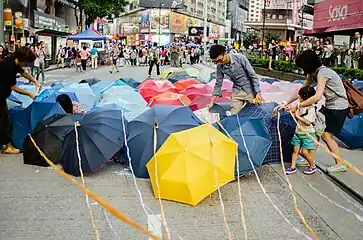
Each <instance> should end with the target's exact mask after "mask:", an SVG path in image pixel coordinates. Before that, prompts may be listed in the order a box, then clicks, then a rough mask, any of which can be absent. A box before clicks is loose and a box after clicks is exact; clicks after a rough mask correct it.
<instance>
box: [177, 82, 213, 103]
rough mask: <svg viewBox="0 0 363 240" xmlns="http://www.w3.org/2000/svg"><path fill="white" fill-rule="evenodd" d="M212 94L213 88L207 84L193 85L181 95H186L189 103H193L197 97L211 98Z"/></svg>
mask: <svg viewBox="0 0 363 240" xmlns="http://www.w3.org/2000/svg"><path fill="white" fill-rule="evenodd" d="M212 92H213V88H212V87H210V86H209V85H207V84H194V85H191V86H189V87H187V88H186V89H184V90H183V91H182V92H181V93H182V94H184V95H186V96H187V97H188V98H189V99H190V100H191V101H193V100H194V98H195V97H196V96H199V95H209V96H212Z"/></svg>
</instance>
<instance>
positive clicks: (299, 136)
mask: <svg viewBox="0 0 363 240" xmlns="http://www.w3.org/2000/svg"><path fill="white" fill-rule="evenodd" d="M314 95H315V89H314V88H313V87H310V86H305V87H302V88H301V89H300V91H299V98H300V102H302V101H305V100H307V99H308V98H310V97H312V96H314ZM295 117H296V119H297V121H298V122H299V125H300V127H297V128H296V131H295V134H294V137H293V138H292V141H291V144H292V145H294V152H293V154H292V161H291V166H290V167H289V168H287V169H286V174H293V173H295V172H296V161H297V158H298V156H299V153H300V149H302V155H303V156H304V157H305V158H306V160H307V161H308V162H309V167H307V168H305V169H304V173H305V174H313V173H315V172H316V170H317V169H316V166H315V162H314V152H315V142H314V141H313V140H312V139H311V138H310V137H309V136H307V135H306V134H305V132H308V133H309V134H310V135H311V136H312V137H313V138H316V136H315V127H314V122H315V119H316V109H315V106H310V107H305V108H300V109H298V110H297V111H296V113H295Z"/></svg>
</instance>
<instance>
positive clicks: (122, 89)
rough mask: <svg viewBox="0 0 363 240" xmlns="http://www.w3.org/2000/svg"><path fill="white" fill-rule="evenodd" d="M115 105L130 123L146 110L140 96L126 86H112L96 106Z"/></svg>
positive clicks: (145, 104)
mask: <svg viewBox="0 0 363 240" xmlns="http://www.w3.org/2000/svg"><path fill="white" fill-rule="evenodd" d="M108 104H116V105H118V106H119V107H120V108H121V109H122V110H124V112H125V117H126V119H127V120H128V121H131V120H132V119H133V118H135V117H136V116H138V115H140V114H141V113H142V112H144V111H145V110H146V108H147V103H146V102H145V100H144V99H143V98H142V96H141V95H140V94H139V93H138V92H135V91H134V89H132V88H131V87H128V86H113V87H110V88H109V89H108V90H107V91H105V92H104V93H103V94H102V95H101V96H100V100H99V102H98V103H97V104H96V106H103V105H108Z"/></svg>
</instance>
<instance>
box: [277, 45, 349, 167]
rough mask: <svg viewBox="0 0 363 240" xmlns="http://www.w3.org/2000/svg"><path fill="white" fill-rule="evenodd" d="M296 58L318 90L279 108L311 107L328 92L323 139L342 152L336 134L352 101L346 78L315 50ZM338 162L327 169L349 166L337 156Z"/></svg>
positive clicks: (323, 108)
mask: <svg viewBox="0 0 363 240" xmlns="http://www.w3.org/2000/svg"><path fill="white" fill-rule="evenodd" d="M295 61H296V65H297V66H298V67H300V68H302V69H303V70H304V72H305V74H307V75H308V77H307V79H306V80H305V83H304V86H310V85H311V84H312V83H313V81H314V82H316V83H317V87H316V94H315V95H314V96H312V97H311V98H309V99H307V100H306V101H303V102H301V103H299V104H298V105H293V106H288V107H287V105H288V104H290V103H292V102H294V101H295V100H297V98H295V97H294V98H292V99H290V101H289V102H285V103H283V104H282V105H280V106H279V109H282V108H286V110H288V111H289V110H291V111H292V112H295V111H296V110H297V109H299V108H302V107H308V106H311V105H313V104H315V103H317V102H319V101H320V100H321V99H322V97H323V96H324V97H325V106H323V107H322V108H321V110H320V112H321V113H323V114H324V116H325V124H326V128H325V130H324V133H323V135H322V139H323V140H324V142H325V143H326V145H327V146H328V148H329V150H330V151H331V152H332V153H335V154H336V155H339V146H338V144H337V143H336V141H335V140H334V136H338V135H339V134H340V131H341V130H342V128H343V125H344V121H345V119H346V117H347V115H348V112H349V109H348V107H349V103H348V98H347V94H346V91H345V88H344V85H343V81H342V79H341V78H340V77H339V75H338V74H337V73H336V72H335V71H333V70H332V69H330V68H327V67H325V66H323V65H322V63H321V61H320V59H319V57H318V56H317V55H316V54H315V52H314V51H312V50H307V51H304V52H302V53H301V54H300V55H299V56H298V57H297V58H296V60H295ZM335 163H336V164H335V165H334V166H331V167H329V168H328V169H327V171H328V172H344V171H346V170H347V167H346V166H345V165H343V164H342V163H340V162H339V160H338V159H335Z"/></svg>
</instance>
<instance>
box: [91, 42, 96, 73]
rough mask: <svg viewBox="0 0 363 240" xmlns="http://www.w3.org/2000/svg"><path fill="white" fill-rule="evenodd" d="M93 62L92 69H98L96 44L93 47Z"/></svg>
mask: <svg viewBox="0 0 363 240" xmlns="http://www.w3.org/2000/svg"><path fill="white" fill-rule="evenodd" d="M90 54H91V62H92V67H91V68H92V69H97V63H98V50H97V48H95V47H94V46H93V47H92V49H91V51H90Z"/></svg>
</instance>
